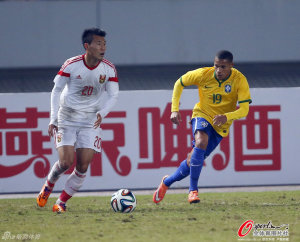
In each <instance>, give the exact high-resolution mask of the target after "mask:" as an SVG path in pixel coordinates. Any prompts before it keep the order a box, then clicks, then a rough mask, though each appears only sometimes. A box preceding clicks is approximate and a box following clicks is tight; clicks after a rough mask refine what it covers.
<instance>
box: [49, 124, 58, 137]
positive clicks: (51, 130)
mask: <svg viewBox="0 0 300 242" xmlns="http://www.w3.org/2000/svg"><path fill="white" fill-rule="evenodd" d="M56 132H57V126H55V125H54V124H49V126H48V135H49V136H50V137H53V135H54V134H55V133H56Z"/></svg>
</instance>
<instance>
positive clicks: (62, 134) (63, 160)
mask: <svg viewBox="0 0 300 242" xmlns="http://www.w3.org/2000/svg"><path fill="white" fill-rule="evenodd" d="M74 142H75V135H74V132H73V128H59V131H58V133H57V134H56V147H57V151H58V157H59V160H58V161H56V162H55V163H54V165H53V166H52V168H51V171H50V173H49V174H48V177H47V180H46V182H45V184H44V185H43V187H42V189H41V191H40V193H39V195H38V197H37V205H38V206H40V207H44V206H45V205H46V203H47V200H48V198H49V196H50V194H51V192H52V190H53V188H54V185H55V183H56V181H57V180H58V179H59V178H60V176H61V175H62V174H63V173H64V172H65V171H66V170H68V169H69V168H70V167H71V165H72V164H73V161H74Z"/></svg>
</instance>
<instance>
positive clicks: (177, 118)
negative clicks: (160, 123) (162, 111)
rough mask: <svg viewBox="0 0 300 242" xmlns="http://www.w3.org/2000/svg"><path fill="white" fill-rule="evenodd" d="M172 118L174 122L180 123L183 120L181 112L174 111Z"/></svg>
mask: <svg viewBox="0 0 300 242" xmlns="http://www.w3.org/2000/svg"><path fill="white" fill-rule="evenodd" d="M170 119H171V121H172V122H173V123H174V124H179V123H181V122H182V120H181V114H180V113H179V112H172V113H171V117H170Z"/></svg>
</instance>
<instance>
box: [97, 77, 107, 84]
mask: <svg viewBox="0 0 300 242" xmlns="http://www.w3.org/2000/svg"><path fill="white" fill-rule="evenodd" d="M105 79H106V75H100V78H99V82H100V83H101V84H102V83H104V82H105Z"/></svg>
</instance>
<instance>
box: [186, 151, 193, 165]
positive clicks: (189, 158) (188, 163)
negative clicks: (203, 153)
mask: <svg viewBox="0 0 300 242" xmlns="http://www.w3.org/2000/svg"><path fill="white" fill-rule="evenodd" d="M192 153H193V152H190V153H188V156H187V158H186V163H187V165H188V166H190V162H191V156H192Z"/></svg>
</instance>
